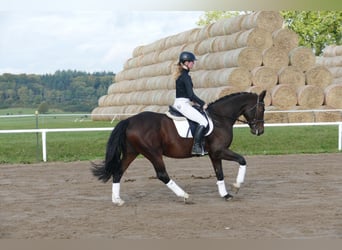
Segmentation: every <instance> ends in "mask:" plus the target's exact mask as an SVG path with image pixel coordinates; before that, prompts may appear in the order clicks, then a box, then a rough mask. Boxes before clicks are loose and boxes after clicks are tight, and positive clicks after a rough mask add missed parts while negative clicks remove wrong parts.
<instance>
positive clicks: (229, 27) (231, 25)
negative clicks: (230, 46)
mask: <svg viewBox="0 0 342 250" xmlns="http://www.w3.org/2000/svg"><path fill="white" fill-rule="evenodd" d="M242 19H243V16H242V15H240V16H235V17H231V18H223V19H220V20H218V21H217V22H215V23H213V24H212V25H211V27H210V29H209V36H211V37H215V36H224V35H229V34H233V33H236V32H238V31H240V25H241V21H242Z"/></svg>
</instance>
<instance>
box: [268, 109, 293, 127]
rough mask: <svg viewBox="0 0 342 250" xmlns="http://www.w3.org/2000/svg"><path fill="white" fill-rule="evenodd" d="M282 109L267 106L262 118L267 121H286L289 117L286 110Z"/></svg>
mask: <svg viewBox="0 0 342 250" xmlns="http://www.w3.org/2000/svg"><path fill="white" fill-rule="evenodd" d="M279 111H282V110H280V109H279V108H278V107H275V106H268V107H267V108H266V112H265V114H264V120H265V122H267V123H288V122H289V119H288V116H287V113H286V112H279Z"/></svg>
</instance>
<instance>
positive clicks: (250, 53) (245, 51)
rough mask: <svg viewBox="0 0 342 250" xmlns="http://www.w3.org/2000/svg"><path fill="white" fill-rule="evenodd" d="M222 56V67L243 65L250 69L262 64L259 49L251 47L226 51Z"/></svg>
mask: <svg viewBox="0 0 342 250" xmlns="http://www.w3.org/2000/svg"><path fill="white" fill-rule="evenodd" d="M222 57H223V63H224V68H233V67H245V68H247V69H248V70H252V69H254V68H256V67H258V66H261V64H262V54H261V51H260V50H259V49H256V48H251V47H245V48H239V49H235V50H229V51H226V52H225V53H223V54H222Z"/></svg>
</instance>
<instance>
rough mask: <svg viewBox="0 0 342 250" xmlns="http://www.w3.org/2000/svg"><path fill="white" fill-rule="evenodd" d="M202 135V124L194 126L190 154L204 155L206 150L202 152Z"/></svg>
mask: <svg viewBox="0 0 342 250" xmlns="http://www.w3.org/2000/svg"><path fill="white" fill-rule="evenodd" d="M203 136H204V126H201V125H199V126H198V127H197V128H196V131H195V135H194V145H193V146H192V152H191V153H192V155H198V156H200V155H204V154H205V153H207V152H204V149H203V145H202V141H203Z"/></svg>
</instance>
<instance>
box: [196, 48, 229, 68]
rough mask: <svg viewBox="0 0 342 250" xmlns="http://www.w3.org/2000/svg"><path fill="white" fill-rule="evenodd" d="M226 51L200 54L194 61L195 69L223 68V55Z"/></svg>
mask: <svg viewBox="0 0 342 250" xmlns="http://www.w3.org/2000/svg"><path fill="white" fill-rule="evenodd" d="M225 53H226V52H215V53H208V54H205V55H203V56H200V57H199V58H198V60H197V62H196V63H195V70H198V69H205V70H214V69H221V68H224V67H225V65H224V61H223V60H224V55H225Z"/></svg>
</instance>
